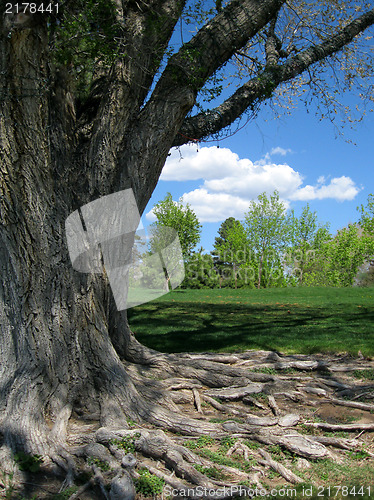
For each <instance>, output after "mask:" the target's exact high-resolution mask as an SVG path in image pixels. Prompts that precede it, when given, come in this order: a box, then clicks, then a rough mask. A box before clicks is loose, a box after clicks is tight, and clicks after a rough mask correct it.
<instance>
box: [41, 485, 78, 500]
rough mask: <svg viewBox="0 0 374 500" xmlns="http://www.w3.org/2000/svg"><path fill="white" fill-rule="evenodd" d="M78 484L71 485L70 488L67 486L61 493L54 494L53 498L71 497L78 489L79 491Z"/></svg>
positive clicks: (61, 499) (59, 499)
mask: <svg viewBox="0 0 374 500" xmlns="http://www.w3.org/2000/svg"><path fill="white" fill-rule="evenodd" d="M78 489H79V487H78V486H70V488H66V490H64V491H61V493H57V494H56V495H53V497H52V499H51V500H66V499H68V498H70V497H71V496H72V495H73V494H74V493H75V492H76V491H78ZM36 500H37V497H36Z"/></svg>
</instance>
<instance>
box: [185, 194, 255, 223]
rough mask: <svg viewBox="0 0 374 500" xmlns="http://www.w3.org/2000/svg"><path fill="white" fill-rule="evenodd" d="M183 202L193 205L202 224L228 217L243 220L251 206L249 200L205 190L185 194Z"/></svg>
mask: <svg viewBox="0 0 374 500" xmlns="http://www.w3.org/2000/svg"><path fill="white" fill-rule="evenodd" d="M183 201H184V202H186V203H189V204H190V205H191V207H192V208H193V209H194V211H195V213H196V215H197V217H198V219H199V220H200V221H202V222H218V221H221V220H225V219H227V217H235V218H240V219H241V218H242V217H243V215H244V212H246V211H247V210H248V206H249V200H246V199H242V198H239V197H238V196H233V195H231V194H228V193H209V192H208V191H207V190H206V189H204V188H198V189H195V190H194V191H190V192H189V193H185V194H184V195H183Z"/></svg>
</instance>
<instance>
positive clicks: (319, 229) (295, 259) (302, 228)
mask: <svg viewBox="0 0 374 500" xmlns="http://www.w3.org/2000/svg"><path fill="white" fill-rule="evenodd" d="M291 220H292V229H291V234H290V237H291V238H292V241H291V242H290V247H289V248H288V249H287V251H286V254H285V257H286V259H285V260H286V264H288V265H289V266H290V271H291V273H292V274H294V275H295V276H296V278H297V282H298V284H302V282H303V274H304V272H307V270H308V269H310V268H311V267H312V266H313V261H314V259H315V253H316V252H317V251H318V249H319V248H320V247H321V245H322V243H323V242H324V241H327V240H329V239H330V234H329V232H328V224H324V225H321V224H319V223H318V219H317V212H311V211H310V207H309V204H306V206H305V207H304V208H303V210H302V212H301V214H300V216H299V217H296V216H295V215H294V212H292V213H291Z"/></svg>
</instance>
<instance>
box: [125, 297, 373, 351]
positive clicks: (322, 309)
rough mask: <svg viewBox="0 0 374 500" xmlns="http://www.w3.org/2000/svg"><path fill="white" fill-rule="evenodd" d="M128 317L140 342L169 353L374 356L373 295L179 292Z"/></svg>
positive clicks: (132, 311)
mask: <svg viewBox="0 0 374 500" xmlns="http://www.w3.org/2000/svg"><path fill="white" fill-rule="evenodd" d="M128 316H129V321H130V325H131V327H132V329H133V331H134V332H135V335H136V337H137V339H138V340H139V341H140V342H142V343H144V344H145V345H147V346H149V347H152V348H154V349H157V350H160V351H163V352H182V351H189V352H191V351H195V352H197V351H225V352H233V351H240V350H245V349H266V350H278V351H281V352H284V353H304V354H310V353H316V352H321V353H323V352H324V353H326V352H349V353H351V354H354V355H356V354H357V353H358V351H359V350H360V351H361V352H362V353H363V354H364V355H366V356H374V289H373V288H274V289H262V290H246V289H239V290H232V289H221V290H219V289H215V290H176V291H173V292H170V293H168V294H167V295H164V296H163V297H160V298H159V299H157V300H154V301H152V302H148V303H147V304H143V305H141V306H137V307H135V308H133V309H130V310H129V311H128Z"/></svg>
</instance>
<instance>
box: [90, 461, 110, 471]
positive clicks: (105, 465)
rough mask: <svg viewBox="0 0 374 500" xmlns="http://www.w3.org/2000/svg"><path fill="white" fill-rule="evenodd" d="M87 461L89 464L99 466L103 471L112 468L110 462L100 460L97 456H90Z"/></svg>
mask: <svg viewBox="0 0 374 500" xmlns="http://www.w3.org/2000/svg"><path fill="white" fill-rule="evenodd" d="M87 463H88V465H96V467H99V468H100V469H101V470H102V471H103V472H106V471H108V470H110V465H109V464H108V462H105V461H104V460H100V459H99V458H96V457H88V459H87Z"/></svg>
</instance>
